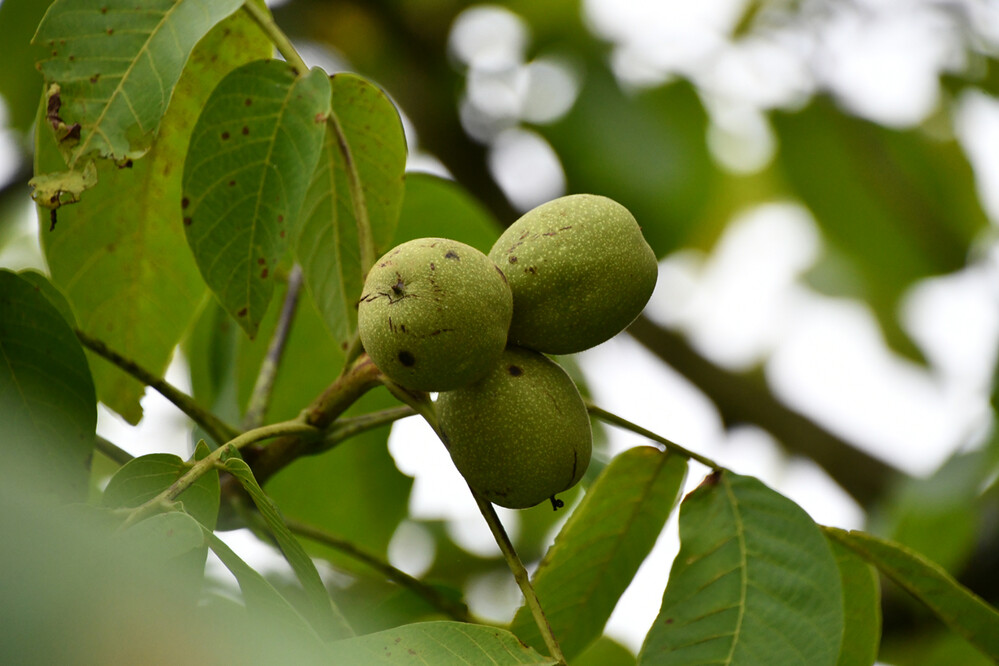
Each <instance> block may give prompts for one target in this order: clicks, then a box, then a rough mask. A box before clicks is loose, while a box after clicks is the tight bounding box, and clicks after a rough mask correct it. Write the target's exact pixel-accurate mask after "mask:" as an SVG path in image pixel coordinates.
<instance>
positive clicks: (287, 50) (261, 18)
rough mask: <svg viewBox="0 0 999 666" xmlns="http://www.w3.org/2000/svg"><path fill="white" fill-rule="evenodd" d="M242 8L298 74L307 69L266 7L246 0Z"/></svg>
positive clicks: (252, 0) (303, 72)
mask: <svg viewBox="0 0 999 666" xmlns="http://www.w3.org/2000/svg"><path fill="white" fill-rule="evenodd" d="M261 4H263V3H261ZM243 9H244V10H246V13H247V14H249V15H250V17H251V18H252V19H253V20H254V21H255V22H256V24H257V25H259V26H260V29H261V30H263V31H264V32H265V33H266V34H267V37H268V38H269V39H270V40H271V41H272V42H274V46H275V47H276V48H277V50H278V53H280V54H281V55H282V56H283V57H284V59H285V60H286V61H287V62H288V64H289V65H291V66H292V67H293V68H294V69H295V70H296V71H297V73H298V75H299V76H301V75H303V74H305V73H306V72H308V71H309V66H308V65H306V64H305V61H304V60H302V56H300V55H299V54H298V51H296V50H295V47H294V45H293V44H292V43H291V40H290V39H288V35H286V34H284V31H283V30H281V28H279V27H278V25H277V23H275V22H274V17H273V16H271V13H270V12H269V11H267V9H266V8H263V7H260V6H258V5H257V3H256V2H254V0H246V2H244V3H243Z"/></svg>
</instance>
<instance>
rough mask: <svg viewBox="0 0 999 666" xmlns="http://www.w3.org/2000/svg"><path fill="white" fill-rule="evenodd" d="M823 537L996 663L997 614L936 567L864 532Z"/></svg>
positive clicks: (832, 532)
mask: <svg viewBox="0 0 999 666" xmlns="http://www.w3.org/2000/svg"><path fill="white" fill-rule="evenodd" d="M826 534H827V535H828V536H829V537H830V538H832V539H835V540H836V541H839V542H840V543H842V544H843V545H844V546H846V547H847V548H850V549H851V550H853V551H854V552H855V553H857V554H858V555H860V556H861V557H863V558H864V559H865V560H867V561H868V562H870V563H871V564H873V565H874V566H876V567H877V568H878V570H880V571H881V573H882V574H884V575H885V576H887V577H888V578H890V579H891V580H893V581H894V582H895V583H897V584H898V585H899V586H901V587H902V589H904V590H905V591H906V592H908V593H909V594H911V595H912V596H914V597H915V598H916V599H918V600H919V601H920V602H922V603H923V604H924V605H925V606H926V607H927V608H929V609H930V610H931V611H932V612H933V613H934V614H935V615H936V616H937V617H938V618H939V619H940V620H941V621H942V622H943V623H944V624H946V625H947V626H948V627H950V628H951V629H952V630H954V631H955V632H956V633H958V634H959V635H961V636H963V637H964V638H965V639H966V640H967V641H968V642H969V643H971V644H972V645H974V646H975V647H977V648H978V649H979V650H981V651H982V652H983V653H985V654H986V655H988V656H989V657H991V658H992V659H996V660H999V612H997V611H996V609H995V608H993V607H992V606H990V605H988V604H987V603H986V602H985V601H983V600H982V599H981V598H980V597H978V596H977V595H976V594H975V593H973V592H972V591H971V590H969V589H967V588H966V587H964V586H962V585H961V584H960V583H958V582H957V581H956V580H954V578H953V577H951V575H950V574H948V573H947V572H946V571H944V570H943V569H942V568H941V567H940V566H939V565H937V564H935V563H933V562H931V561H930V560H927V559H926V558H925V557H923V556H922V555H920V554H918V553H915V552H913V551H911V550H909V549H908V548H906V547H905V546H902V545H900V544H897V543H892V542H891V541H885V540H883V539H878V538H877V537H874V536H871V535H870V534H865V533H863V532H858V531H850V532H846V531H844V530H840V529H836V528H833V527H827V528H826Z"/></svg>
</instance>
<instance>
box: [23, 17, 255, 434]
mask: <svg viewBox="0 0 999 666" xmlns="http://www.w3.org/2000/svg"><path fill="white" fill-rule="evenodd" d="M272 50H273V46H272V45H271V44H270V42H269V40H267V38H266V37H265V36H264V35H263V33H262V32H261V30H260V29H259V28H258V27H257V26H256V24H254V23H253V22H252V20H250V19H249V17H247V16H244V15H243V14H242V13H240V14H237V15H235V16H233V17H231V18H229V19H226V20H225V21H223V22H222V23H221V24H220V25H218V26H217V27H216V28H215V29H214V30H212V31H211V32H210V33H209V34H208V35H207V36H206V37H205V38H204V39H203V40H202V41H201V43H200V44H199V45H198V46H197V47H196V48H195V49H194V52H193V54H192V55H191V58H190V59H189V60H188V63H187V66H186V67H185V69H184V73H183V74H182V75H181V78H180V80H179V81H178V82H177V85H176V87H175V89H174V94H173V97H172V98H171V100H170V108H169V109H168V110H167V113H166V116H164V118H163V122H162V123H161V124H160V130H159V136H158V138H157V140H156V143H155V145H154V147H153V149H152V151H151V152H150V154H148V155H146V157H145V158H144V159H141V160H138V161H136V162H135V163H134V165H133V166H132V168H130V169H118V168H116V167H115V166H114V165H112V164H110V163H107V162H104V163H102V164H101V165H100V166H99V167H98V171H99V182H98V184H97V186H96V187H94V189H92V190H90V191H89V192H88V194H87V200H86V201H85V202H83V203H81V204H80V205H75V206H65V207H63V208H60V209H59V213H58V215H59V222H58V224H57V225H56V227H55V229H54V230H52V231H49V230H48V229H49V216H48V213H47V212H43V213H42V214H41V215H40V220H39V222H40V225H41V228H42V231H41V237H42V246H43V248H44V250H45V256H46V258H47V260H48V264H49V267H50V269H51V271H52V278H53V281H54V282H55V284H56V285H57V286H59V287H60V288H61V289H62V290H63V292H64V293H65V294H66V297H67V299H68V300H69V302H70V303H71V304H72V307H73V311H74V312H75V313H76V316H77V319H78V321H79V325H80V327H81V328H82V329H83V330H84V331H86V332H87V333H89V334H90V335H93V336H95V337H97V338H99V339H100V340H103V341H104V342H105V343H107V344H108V346H109V347H111V348H112V349H114V350H116V351H118V352H119V353H121V354H124V355H125V356H127V357H128V358H130V359H132V360H134V361H135V362H137V363H139V364H140V365H142V366H143V367H145V368H147V369H148V370H150V371H152V372H154V373H162V372H163V371H164V370H165V369H166V366H167V363H168V362H169V359H170V355H171V354H172V353H173V349H174V347H175V346H176V345H177V342H178V341H179V340H180V338H181V336H182V335H183V333H184V331H185V329H186V328H187V326H188V325H189V322H190V321H191V318H192V316H193V315H194V313H195V311H196V309H197V306H198V304H199V303H200V302H201V299H202V295H203V294H204V293H205V285H204V282H203V281H202V279H201V276H200V275H199V274H198V269H197V266H196V265H195V263H194V261H193V260H192V257H191V253H190V251H189V250H188V248H187V243H186V242H185V240H184V234H183V231H182V228H183V227H182V225H181V210H180V197H181V175H182V173H181V168H180V165H181V164H182V163H183V160H184V154H185V152H186V151H187V143H188V138H189V136H190V133H191V127H192V126H193V124H194V119H195V118H197V115H198V113H199V112H200V110H201V107H202V105H203V104H204V103H205V100H206V99H207V98H208V94H209V92H210V91H211V90H212V88H214V87H215V85H216V83H217V82H218V81H219V80H221V78H222V77H223V76H224V75H225V74H226V73H227V72H228V71H230V70H231V69H233V68H234V67H236V66H238V65H240V64H242V63H244V62H247V61H248V60H252V59H254V58H262V57H266V56H267V55H268V54H270V53H271V51H272ZM36 141H37V146H36V154H35V160H36V167H35V171H36V173H43V172H44V171H46V170H51V169H55V168H58V166H59V164H60V163H61V159H62V158H61V157H60V156H59V154H58V151H57V150H56V147H55V139H54V137H53V135H52V132H51V130H50V128H49V127H48V126H47V125H45V124H44V123H42V124H41V125H40V126H39V127H38V128H37V133H36ZM90 359H91V370H92V372H93V374H94V381H95V383H96V384H97V393H98V397H99V398H100V400H101V401H102V402H103V403H104V404H106V405H107V406H108V407H110V408H111V409H113V410H115V411H116V412H118V413H119V414H121V415H122V416H123V417H124V418H125V419H126V420H127V421H128V422H130V423H137V422H138V421H139V419H141V418H142V408H141V407H140V405H139V398H141V397H142V394H143V392H144V391H145V387H144V386H143V385H142V384H140V383H139V382H137V381H136V380H135V379H132V378H131V377H130V376H129V375H127V374H125V373H124V372H122V371H121V370H119V369H118V368H117V367H115V366H113V365H111V364H110V363H108V362H106V361H104V360H103V359H99V358H97V357H95V356H92V355H91V356H90Z"/></svg>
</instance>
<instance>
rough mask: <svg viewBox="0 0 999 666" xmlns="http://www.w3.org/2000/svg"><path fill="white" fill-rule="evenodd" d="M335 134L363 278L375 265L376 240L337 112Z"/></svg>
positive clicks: (332, 117)
mask: <svg viewBox="0 0 999 666" xmlns="http://www.w3.org/2000/svg"><path fill="white" fill-rule="evenodd" d="M327 122H329V125H330V127H331V128H332V129H333V133H334V134H336V142H337V147H338V148H339V149H340V154H341V155H342V156H343V166H344V171H345V172H346V173H347V184H348V187H349V188H350V201H351V205H352V207H353V210H354V221H355V222H356V224H357V243H358V246H359V247H360V250H361V277H362V278H363V277H365V276H367V274H368V270H370V268H371V267H372V266H373V265H374V263H375V258H376V257H375V252H376V251H375V239H374V236H373V235H372V233H371V220H370V218H369V217H368V204H367V201H366V200H365V197H364V188H363V187H361V181H360V178H358V174H357V164H356V163H355V162H354V156H353V154H352V153H351V150H350V144H349V143H348V142H347V135H346V134H344V131H343V127H341V126H340V120H339V119H338V118H337V117H336V110H335V109H334V111H333V113H331V114H330V117H329V119H328V121H327Z"/></svg>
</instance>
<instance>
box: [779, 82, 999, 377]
mask: <svg viewBox="0 0 999 666" xmlns="http://www.w3.org/2000/svg"><path fill="white" fill-rule="evenodd" d="M773 123H774V127H775V129H776V131H777V134H778V137H779V139H780V164H781V166H782V167H783V171H784V175H785V177H786V179H787V182H788V183H789V184H790V185H791V187H792V188H793V191H794V193H795V194H797V196H799V197H800V198H801V199H802V200H803V201H804V203H805V204H806V205H807V206H808V207H809V208H810V209H811V210H812V212H813V213H814V214H815V217H816V219H817V220H818V222H819V224H820V225H821V227H822V232H823V234H824V235H825V237H826V239H827V240H828V242H829V244H830V245H831V247H832V248H833V250H835V251H838V252H840V253H841V254H842V256H843V257H844V258H845V259H846V260H848V261H849V262H851V263H852V265H853V266H854V267H855V268H856V270H857V271H858V272H859V274H860V275H861V276H862V280H863V290H864V291H863V294H864V297H865V298H866V299H867V301H868V302H869V303H870V304H871V306H872V307H873V308H874V310H875V313H876V314H877V316H878V319H879V321H880V322H881V325H882V328H883V329H884V331H885V335H886V337H887V339H888V342H889V344H890V345H891V346H892V347H893V348H895V349H896V350H897V351H900V352H903V353H907V354H909V355H910V356H913V357H915V358H920V356H919V353H918V351H917V350H916V348H915V346H914V345H913V344H912V342H911V341H910V340H909V339H908V338H907V337H906V336H905V334H904V333H903V332H902V330H901V328H900V327H899V323H898V319H897V317H896V311H897V307H898V301H899V297H900V296H901V294H902V292H903V291H904V290H905V289H906V288H907V287H908V286H909V285H911V284H912V283H913V282H914V281H915V280H918V279H919V278H923V277H926V276H929V275H935V274H940V273H946V272H950V271H954V270H957V269H959V268H961V267H962V266H964V264H965V261H966V254H967V252H968V248H969V246H970V244H971V242H972V240H973V239H974V237H975V235H976V234H977V233H978V232H980V231H981V230H982V229H984V228H986V227H987V225H988V221H987V219H986V217H985V214H984V212H983V210H982V208H981V205H980V202H979V201H978V197H977V194H976V191H975V179H974V174H973V173H972V171H971V167H970V165H969V164H968V162H967V160H966V158H965V156H964V154H963V152H962V150H961V148H960V146H959V145H958V143H957V142H956V141H955V140H953V139H951V140H941V139H938V138H936V137H933V136H930V135H929V134H928V133H926V132H924V131H921V130H907V131H898V130H892V129H888V128H885V127H881V126H879V125H876V124H874V123H871V122H868V121H865V120H861V119H858V118H854V117H851V116H849V115H847V114H845V113H843V112H841V111H839V110H837V109H836V108H835V107H834V106H833V104H832V103H831V102H830V101H829V100H827V99H820V100H818V101H816V102H813V103H812V104H811V105H810V106H809V107H807V108H806V109H804V110H803V111H800V112H797V113H778V114H775V115H774V116H773Z"/></svg>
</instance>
